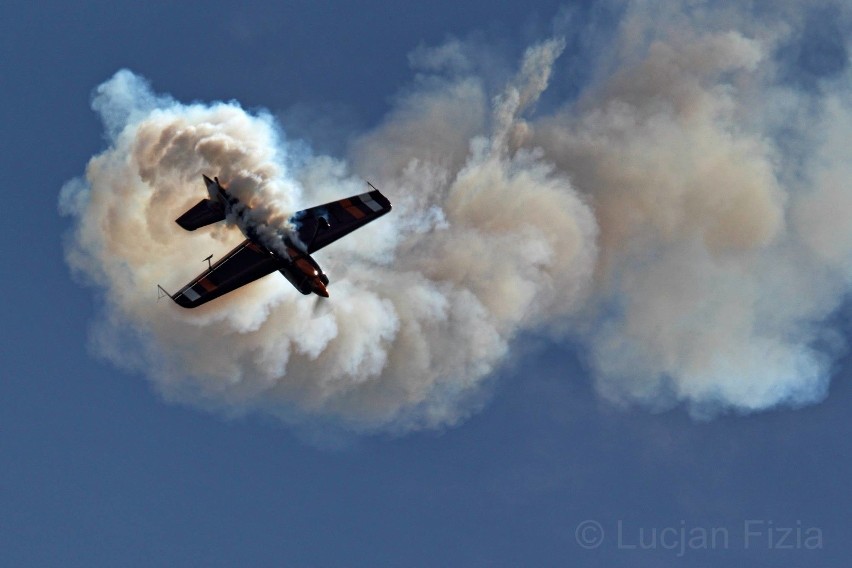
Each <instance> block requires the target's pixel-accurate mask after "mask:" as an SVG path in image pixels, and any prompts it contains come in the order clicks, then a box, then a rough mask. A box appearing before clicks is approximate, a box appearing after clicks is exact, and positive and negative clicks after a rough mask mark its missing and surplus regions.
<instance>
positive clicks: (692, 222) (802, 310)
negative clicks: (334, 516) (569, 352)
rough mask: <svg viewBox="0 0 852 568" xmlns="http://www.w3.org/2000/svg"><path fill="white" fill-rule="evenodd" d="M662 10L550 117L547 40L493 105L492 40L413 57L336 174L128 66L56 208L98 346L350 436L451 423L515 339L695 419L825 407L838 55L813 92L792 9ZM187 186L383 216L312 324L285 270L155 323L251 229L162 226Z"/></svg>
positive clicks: (273, 136)
mask: <svg viewBox="0 0 852 568" xmlns="http://www.w3.org/2000/svg"><path fill="white" fill-rule="evenodd" d="M652 4H653V3H652ZM652 4H648V3H643V4H635V5H634V4H629V5H628V6H627V8H626V10H625V11H624V13H623V19H622V21H621V22H620V24H619V26H618V31H617V41H616V42H614V44H613V45H614V47H613V48H612V49H611V50H609V51H605V52H601V53H598V54H597V58H596V59H595V60H594V64H595V65H596V71H595V72H594V73H593V74H592V75H593V76H594V77H595V79H594V80H593V81H592V83H591V84H590V85H587V86H586V88H585V90H584V92H583V94H582V96H581V97H580V98H579V100H572V101H568V102H566V103H565V104H564V105H563V106H562V107H561V108H558V109H557V110H556V111H555V112H552V113H538V114H533V112H532V111H533V110H534V107H535V104H536V102H537V101H538V100H539V98H540V96H541V95H542V93H543V92H544V91H545V90H546V89H547V87H548V84H549V82H550V80H551V78H552V75H553V74H554V73H555V74H556V75H557V76H558V73H559V63H558V57H559V56H560V53H561V52H562V51H563V50H564V48H565V43H564V42H563V41H562V40H560V39H551V40H547V41H544V42H542V43H539V44H537V45H534V46H532V47H530V48H529V49H528V50H527V51H526V52H525V54H524V56H523V58H522V61H521V62H520V68H519V71H518V72H517V74H516V75H515V76H514V77H513V78H510V79H509V80H508V81H504V84H505V87H503V88H502V90H501V91H499V92H497V93H493V92H489V89H488V87H487V85H489V84H493V83H494V81H493V77H489V78H488V79H489V80H485V78H484V77H483V76H481V74H479V73H478V71H481V69H479V70H478V67H477V64H476V62H477V61H479V60H481V59H483V58H481V57H477V56H478V55H479V54H478V53H477V50H482V49H484V47H483V46H482V44H481V43H466V42H463V41H457V40H454V41H451V42H449V43H447V44H446V45H443V46H439V47H437V48H434V49H427V48H420V49H419V50H418V51H417V52H416V54H415V56H413V57H412V62H413V63H414V64H415V65H419V66H420V68H421V71H422V73H421V75H420V76H419V77H420V78H419V79H418V82H417V84H416V88H414V89H411V90H410V91H409V92H408V94H407V95H406V96H404V97H402V98H401V99H400V100H399V101H398V103H397V105H396V106H395V108H394V109H393V110H392V111H391V112H390V113H389V114H388V116H387V117H386V119H385V120H384V121H383V122H382V123H381V124H380V125H379V126H378V127H376V128H375V129H373V130H372V131H370V132H367V133H365V134H363V135H362V136H361V137H360V138H359V139H358V140H357V141H356V143H355V144H354V145H353V151H352V155H351V156H349V160H348V161H344V160H340V159H335V158H332V157H328V156H318V155H312V154H310V153H309V152H306V151H305V149H304V148H305V146H304V145H302V144H298V143H291V142H289V141H288V140H287V139H286V138H285V136H284V134H283V133H282V132H281V131H280V130H279V129H278V127H277V125H276V123H275V121H274V119H273V118H272V117H271V116H270V115H268V114H264V113H261V114H250V113H247V112H245V111H244V110H243V109H241V108H240V107H239V106H237V105H236V104H235V103H229V104H223V103H217V104H212V105H201V104H194V105H184V104H181V103H179V102H176V101H174V100H172V99H170V98H168V97H162V96H157V95H154V94H153V93H152V91H151V90H150V87H149V86H148V85H147V84H146V83H145V82H144V80H142V79H141V78H139V77H138V76H135V75H133V74H132V73H130V72H129V71H121V72H119V73H117V74H116V75H115V76H114V77H113V78H112V79H110V80H109V81H107V82H106V83H104V84H103V85H101V86H100V87H99V88H98V90H97V92H96V95H95V98H94V102H93V107H94V109H95V110H96V111H97V112H98V113H99V114H100V115H101V117H102V118H103V120H104V123H105V127H106V131H107V134H108V136H109V142H110V144H109V147H108V149H107V150H106V151H105V152H103V153H102V154H100V155H98V156H96V157H94V158H93V159H92V160H91V162H90V163H89V166H88V168H87V171H86V179H85V180H82V179H78V180H72V181H71V182H69V183H68V184H66V186H65V187H64V188H63V191H62V194H61V198H60V208H61V210H62V211H63V212H64V213H65V214H68V215H70V216H72V217H73V218H74V221H75V222H74V228H73V231H72V234H71V235H70V238H69V239H68V245H67V253H66V256H67V259H68V263H69V265H70V266H71V268H72V269H73V270H74V271H75V273H77V274H79V275H81V277H83V278H84V279H85V280H87V281H89V282H91V283H92V284H94V285H95V286H96V287H97V288H98V289H99V290H102V291H103V293H104V310H103V313H102V314H101V316H100V317H99V319H98V322H97V325H96V326H95V330H96V331H95V334H94V337H93V341H94V343H95V346H96V349H97V350H98V351H99V352H100V353H103V354H104V355H106V356H107V357H109V358H111V359H112V360H114V361H115V362H116V363H117V364H120V365H125V366H128V367H130V368H133V369H139V370H143V371H144V372H146V373H147V374H148V375H150V376H151V377H152V379H153V380H154V381H155V383H156V384H157V385H158V387H159V388H160V389H161V390H162V392H163V393H164V394H165V395H166V396H167V397H170V398H172V399H176V400H184V401H190V402H193V403H195V404H202V405H205V406H210V407H216V408H221V409H225V410H227V411H231V412H233V411H239V410H242V409H261V410H263V411H266V412H271V413H274V414H276V415H279V416H281V417H282V418H283V419H285V420H289V421H298V420H303V419H304V418H305V417H306V416H308V417H311V416H313V417H328V416H331V417H335V418H336V419H339V420H342V421H343V422H344V423H345V424H347V425H348V426H350V427H351V428H354V429H356V430H374V429H378V428H386V429H387V428H390V429H395V430H406V429H412V428H434V427H440V426H442V425H451V424H455V423H457V422H458V421H459V420H462V419H463V418H464V417H465V416H466V415H467V414H468V413H469V412H471V411H472V410H474V408H475V406H476V404H477V400H478V398H477V397H478V394H479V393H480V391H481V389H482V385H483V382H484V381H485V379H486V378H487V377H488V376H489V375H490V374H491V373H492V372H493V371H494V369H495V368H496V367H497V366H499V365H500V364H501V362H502V361H503V360H504V359H505V358H506V357H507V356H508V353H509V349H510V345H511V343H512V341H513V339H514V338H515V337H517V335H518V334H519V333H522V332H524V331H525V330H542V329H547V330H551V331H552V332H553V333H560V334H568V335H572V336H573V337H574V339H576V340H577V341H579V342H581V343H582V344H584V345H586V346H587V348H588V350H589V352H590V354H591V365H592V369H591V370H592V371H593V372H594V376H595V380H596V384H597V385H598V387H599V390H600V392H601V393H602V394H603V395H604V396H606V397H607V398H609V399H611V400H615V401H620V402H625V403H632V402H641V403H643V404H649V405H652V406H659V405H669V404H673V403H675V402H677V401H684V402H686V403H687V404H688V405H689V406H690V408H692V410H693V411H694V412H695V413H697V414H702V413H707V412H715V411H718V410H720V409H725V408H735V409H740V410H746V411H748V410H757V409H763V408H768V407H772V406H775V405H777V404H784V403H786V404H793V405H797V404H803V403H808V402H812V401H815V400H818V399H820V397H822V396H824V393H825V389H826V386H827V380H828V374H829V371H830V366H831V361H832V359H831V356H832V355H834V354H836V351H837V348H836V347H837V337H836V334H834V333H833V331H832V329H831V328H830V326H828V325H827V324H825V323H824V322H825V321H826V319H827V318H828V317H829V316H830V315H831V314H832V313H833V312H834V311H835V310H836V309H837V307H838V306H839V305H840V303H841V302H842V300H843V298H844V296H845V294H846V292H847V289H848V286H849V283H850V277H852V270H850V267H852V263H850V259H852V230H850V229H849V228H848V224H847V223H846V221H845V220H846V219H847V218H848V215H847V213H848V212H850V210H852V198H849V195H850V193H849V192H848V191H847V190H846V188H845V185H846V180H847V179H849V174H850V173H852V172H850V171H849V169H850V167H849V165H848V164H849V163H850V161H849V156H848V151H846V150H845V144H844V141H845V133H846V132H848V128H849V126H852V113H850V108H852V104H850V103H852V101H850V100H849V95H846V94H845V93H847V92H850V91H849V90H848V88H846V87H848V83H849V73H848V65H847V64H846V51H845V47H843V49H842V50H841V52H842V56H843V58H844V61H843V64H842V65H834V66H831V65H828V66H825V65H823V66H822V67H819V68H818V69H817V70H816V71H814V70H813V69H811V71H812V73H811V75H808V77H809V78H808V79H807V80H808V81H809V82H808V83H807V84H805V83H803V82H801V81H799V82H797V80H799V79H801V77H803V76H805V75H806V74H803V72H798V73H797V72H795V67H796V65H795V64H799V67H801V62H802V59H801V57H799V58H796V57H791V56H790V55H789V54H790V53H791V50H794V47H795V46H800V48H801V49H805V47H801V46H807V45H808V44H809V41H812V40H809V39H808V31H807V30H808V29H809V28H808V26H809V25H812V24H809V21H810V20H809V19H808V16H807V14H806V13H805V11H804V9H802V8H801V7H800V6H798V5H797V4H795V3H790V4H785V5H784V6H782V7H781V8H778V9H777V10H776V11H775V12H772V13H769V14H767V13H763V14H761V17H760V18H756V17H751V15H750V14H746V13H742V12H739V11H723V10H713V9H710V8H709V7H708V6H705V5H703V4H701V3H692V4H690V5H689V7H688V9H687V8H684V7H681V6H679V7H677V9H674V8H672V7H671V6H672V5H671V4H670V3H666V4H664V5H660V6H656V5H652ZM838 13H841V14H842V15H843V16H844V17H837V14H834V13H832V15H833V18H832V21H834V22H835V23H837V25H845V24H843V22H848V18H846V19H844V18H845V12H842V11H841V12H838ZM840 37H841V38H842V35H841V36H840ZM840 45H841V46H842V43H841V44H840ZM571 56H572V54H566V55H565V56H563V57H571ZM785 58H786V59H785ZM809 69H810V68H809ZM826 69H827V70H828V71H826ZM791 77H792V78H795V79H796V80H793V79H791ZM531 117H532V118H531ZM201 173H208V174H216V175H219V176H220V178H222V179H223V180H227V181H228V182H229V184H230V187H231V188H232V189H233V191H235V192H236V193H237V195H238V197H240V198H241V199H242V200H244V201H245V202H247V203H248V204H249V205H250V206H251V207H252V208H253V210H252V213H251V214H252V215H254V216H255V217H254V221H256V222H260V223H262V226H263V227H266V228H268V229H269V232H270V234H274V232H275V229H277V228H280V227H282V226H283V224H284V223H285V222H286V219H287V218H288V217H289V215H290V214H291V213H292V212H294V211H296V210H298V209H301V208H303V207H307V206H310V205H314V204H317V203H321V202H324V201H328V200H331V199H336V198H339V197H342V196H346V195H351V194H353V193H358V192H360V191H362V190H363V188H362V182H361V181H360V178H359V177H357V176H355V175H354V173H358V174H363V175H364V176H365V177H370V178H373V179H374V180H375V181H376V182H377V183H378V184H380V185H379V186H380V187H382V189H383V190H384V191H385V192H386V193H387V194H388V195H389V196H390V198H391V200H392V201H393V203H394V212H393V213H392V214H391V215H388V216H386V217H383V218H382V219H381V220H380V221H378V222H376V223H373V224H371V225H369V226H368V227H366V228H364V229H361V230H359V231H357V232H355V233H353V234H352V235H350V236H349V237H347V238H346V239H343V240H341V241H339V242H337V243H335V244H334V246H332V247H329V248H328V249H325V250H323V251H322V252H321V253H319V254H318V255H317V258H318V260H319V261H320V263H321V264H322V265H323V268H324V269H325V270H326V272H328V273H329V275H330V277H331V279H332V286H331V287H330V291H331V294H332V298H331V301H329V302H327V304H326V306H325V307H326V308H327V309H326V310H324V311H321V312H317V311H316V310H315V306H314V303H315V300H314V299H311V298H305V297H303V296H301V295H300V294H299V293H298V292H296V291H295V290H293V289H292V288H291V287H290V286H289V285H287V284H286V283H283V282H282V281H281V279H280V278H277V277H276V276H270V277H267V278H265V279H262V280H260V281H258V282H256V283H254V284H252V285H250V286H246V287H244V288H243V289H241V290H239V291H237V292H235V293H232V294H230V295H229V296H228V297H226V298H223V299H221V300H217V301H215V302H212V303H211V304H208V305H206V306H204V307H202V308H200V309H198V310H194V311H185V310H180V309H179V308H177V307H175V306H172V305H166V304H158V305H156V306H153V305H152V292H151V289H152V285H153V283H155V282H160V283H162V284H164V285H165V286H166V287H170V288H176V287H179V286H180V285H182V284H184V283H185V281H187V280H188V279H189V278H191V277H192V276H194V275H195V274H196V273H197V272H198V271H199V269H200V268H201V267H202V264H201V262H200V259H202V258H203V257H204V256H206V255H207V254H209V253H210V252H214V253H215V254H216V255H217V256H218V255H220V254H222V253H224V252H225V251H227V250H228V249H229V247H231V246H233V245H235V244H236V243H237V242H239V241H240V240H241V239H242V237H241V235H240V234H239V231H237V230H236V229H235V228H234V227H233V223H234V222H236V221H237V220H229V222H228V223H226V224H225V225H223V226H218V227H213V228H210V229H205V230H201V231H196V232H195V233H186V232H183V231H182V230H181V229H180V228H179V227H178V226H177V225H176V224H175V223H174V218H175V217H176V216H177V215H179V214H180V213H182V212H183V211H185V210H186V209H188V208H189V207H190V206H191V205H192V204H194V203H195V202H196V201H197V200H198V199H199V197H200V196H201V195H202V194H203V186H202V184H201V182H200V181H199V180H200V175H201Z"/></svg>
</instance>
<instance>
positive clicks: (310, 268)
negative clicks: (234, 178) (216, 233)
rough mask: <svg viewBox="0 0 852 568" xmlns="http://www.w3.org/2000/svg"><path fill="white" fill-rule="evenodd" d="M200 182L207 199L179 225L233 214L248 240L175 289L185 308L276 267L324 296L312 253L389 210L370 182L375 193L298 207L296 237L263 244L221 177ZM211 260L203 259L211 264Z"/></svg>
mask: <svg viewBox="0 0 852 568" xmlns="http://www.w3.org/2000/svg"><path fill="white" fill-rule="evenodd" d="M204 183H206V184H207V192H208V193H209V194H210V198H209V199H202V200H201V201H200V202H198V203H197V204H196V205H195V206H193V207H192V208H191V209H190V210H189V211H187V212H186V213H184V214H183V215H181V216H180V217H178V219H177V224H178V225H180V226H181V227H183V228H184V229H186V230H187V231H194V230H196V229H198V228H200V227H205V226H207V225H210V224H211V223H216V222H219V221H224V220H225V218H226V217H228V216H229V215H230V216H237V217H238V218H241V219H242V220H243V221H245V222H242V223H238V226H239V227H240V230H241V231H242V232H243V234H244V235H245V236H246V240H244V241H243V242H242V243H240V244H239V245H238V246H237V248H235V249H234V250H232V251H231V252H229V253H228V254H226V255H225V256H224V257H223V258H222V259H221V260H219V261H218V262H216V263H215V264H212V265H209V266H208V269H207V270H205V271H204V272H202V273H201V274H199V275H198V276H197V277H196V278H195V279H194V280H192V282H190V283H189V284H187V285H186V286H184V287H183V288H181V289H180V291H179V292H177V293H176V294H173V295H171V294H170V297H171V298H172V299H173V300H174V301H175V302H177V304H178V305H179V306H183V307H184V308H197V307H198V306H200V305H201V304H204V303H207V302H209V301H210V300H213V299H215V298H218V297H219V296H222V295H224V294H227V293H228V292H231V291H233V290H236V289H237V288H239V287H240V286H245V285H246V284H248V283H249V282H254V281H255V280H257V279H258V278H262V277H263V276H266V275H267V274H270V273H271V272H274V271H276V270H277V271H279V272H280V273H281V274H283V275H284V277H285V278H287V280H289V281H290V283H291V284H293V286H295V287H296V289H297V290H298V291H299V292H301V293H302V294H310V293H311V292H313V293H314V294H317V295H318V296H323V297H326V298H327V297H328V290H327V289H326V285H328V276H326V275H325V274H324V273H323V271H322V269H321V268H320V266H319V264H317V262H316V261H315V260H314V259H313V258H312V257H311V253H313V252H315V251H318V250H319V249H321V248H323V247H324V246H326V245H329V244H331V243H333V242H334V241H336V240H337V239H339V238H341V237H343V236H345V235H347V234H349V233H351V232H352V231H354V230H355V229H357V228H359V227H363V226H364V225H366V224H367V223H369V222H370V221H374V220H376V219H378V218H379V217H381V216H382V215H384V214H385V213H387V212H388V211H390V210H391V204H390V201H388V199H387V197H385V196H384V195H382V193H381V192H380V191H379V190H378V189H376V188H375V187H374V186H373V184H369V185H370V187H371V188H373V191H370V192H367V193H362V194H361V195H354V196H352V197H349V198H347V199H341V200H339V201H333V202H331V203H326V204H325V205H318V206H316V207H311V208H310V209H305V210H304V211H299V212H298V213H296V214H295V215H293V217H292V218H291V219H290V221H291V223H292V224H293V225H294V226H295V227H296V231H295V233H296V234H295V236H296V239H292V238H291V237H290V236H289V235H286V234H281V239H280V246H267V245H266V244H264V240H263V239H261V237H260V235H259V233H258V228H257V226H255V225H254V224H252V223H251V222H250V217H249V216H247V215H246V212H247V211H248V206H246V205H244V204H241V203H240V201H239V200H238V199H237V198H236V197H235V196H234V195H232V194H231V193H229V192H228V190H227V189H225V188H224V187H222V185H221V184H220V183H219V178H213V179H210V178H209V177H207V176H204ZM368 183H369V182H368ZM209 259H210V257H208V258H207V259H205V260H207V261H208V263H209ZM160 289H161V290H162V288H160ZM163 292H165V290H163Z"/></svg>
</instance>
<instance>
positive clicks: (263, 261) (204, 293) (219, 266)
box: [172, 239, 278, 308]
mask: <svg viewBox="0 0 852 568" xmlns="http://www.w3.org/2000/svg"><path fill="white" fill-rule="evenodd" d="M277 269H278V261H277V260H276V259H275V257H274V256H272V255H271V254H270V253H269V251H267V250H266V249H265V248H263V247H262V246H260V245H258V244H256V243H253V242H251V241H250V240H249V239H246V240H245V241H243V242H242V243H240V245H239V246H237V248H235V249H234V250H232V251H231V252H229V253H228V254H226V255H225V256H224V257H223V258H222V259H221V260H219V261H218V262H217V263H216V264H214V265H213V266H212V267H210V269H209V270H205V271H204V272H202V273H201V274H199V275H198V277H196V278H195V279H194V280H193V281H192V282H190V283H189V284H187V285H186V286H184V287H183V288H181V289H180V291H179V292H177V293H176V294H175V295H173V296H172V300H174V301H175V302H177V304H178V305H179V306H183V307H184V308H197V307H198V306H200V305H201V304H204V303H207V302H209V301H210V300H212V299H214V298H218V297H219V296H222V295H224V294H227V293H228V292H232V291H234V290H236V289H237V288H239V287H240V286H245V285H246V284H248V283H249V282H254V281H255V280H257V279H258V278H262V277H264V276H266V275H267V274H269V273H271V272H274V271H275V270H277Z"/></svg>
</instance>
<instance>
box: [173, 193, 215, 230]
mask: <svg viewBox="0 0 852 568" xmlns="http://www.w3.org/2000/svg"><path fill="white" fill-rule="evenodd" d="M224 220H225V209H224V208H223V207H222V205H221V204H220V203H218V202H216V201H213V200H212V199H202V200H201V201H199V202H198V203H196V204H195V205H194V206H193V207H192V208H191V209H190V210H189V211H187V212H186V213H184V214H183V215H181V216H180V217H178V218H177V219H176V221H175V222H176V223H177V224H178V225H180V226H181V227H183V228H184V229H186V230H187V231H194V230H195V229H199V228H201V227H206V226H207V225H210V224H212V223H216V222H219V221H224Z"/></svg>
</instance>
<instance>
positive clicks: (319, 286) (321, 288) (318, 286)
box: [314, 280, 328, 298]
mask: <svg viewBox="0 0 852 568" xmlns="http://www.w3.org/2000/svg"><path fill="white" fill-rule="evenodd" d="M314 294H316V295H317V296H322V297H323V298H328V290H327V289H326V287H325V284H323V283H322V282H320V281H319V280H317V281H316V282H314Z"/></svg>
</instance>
